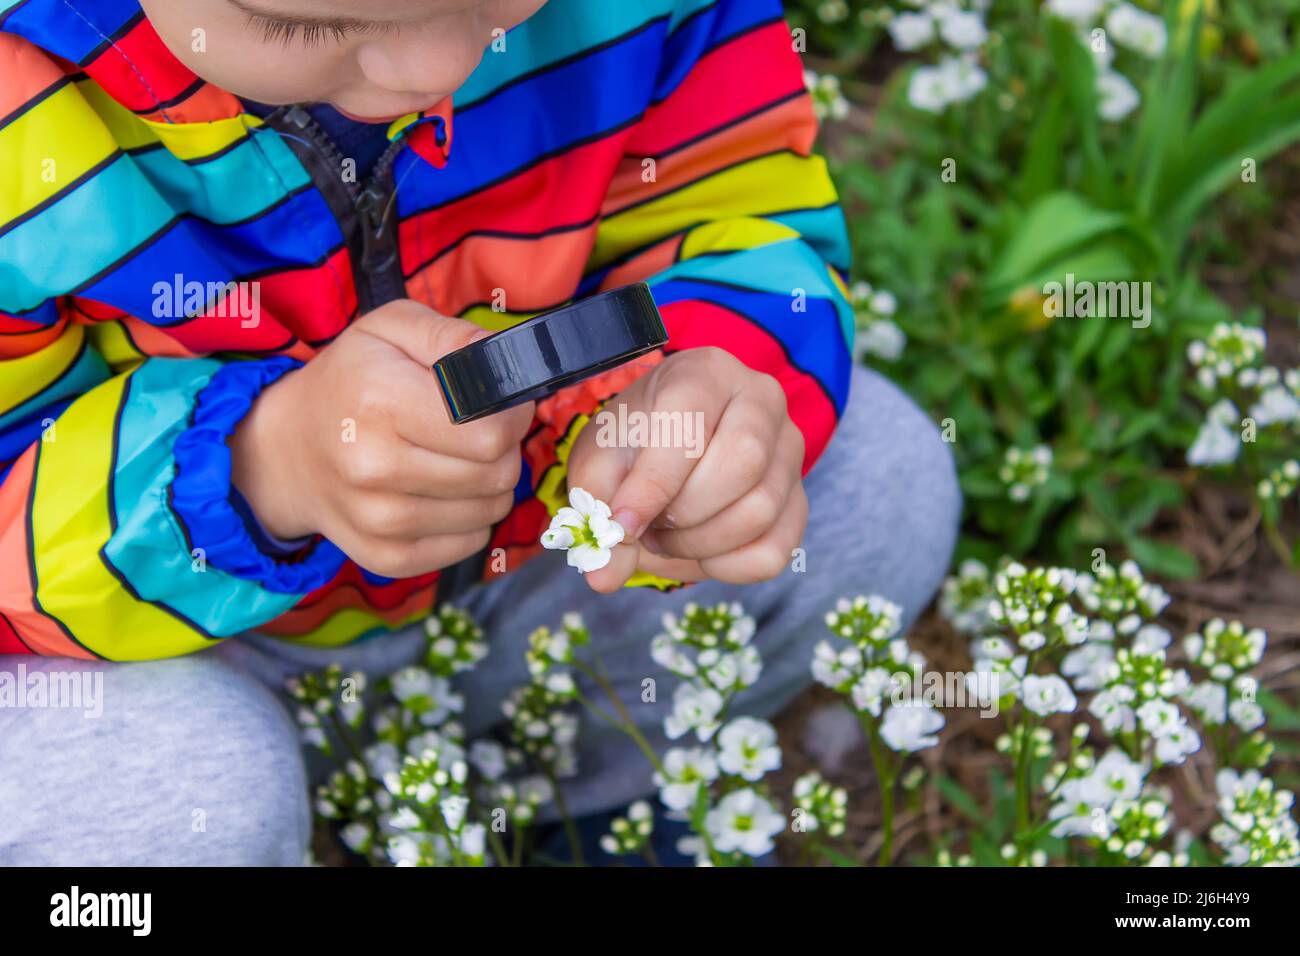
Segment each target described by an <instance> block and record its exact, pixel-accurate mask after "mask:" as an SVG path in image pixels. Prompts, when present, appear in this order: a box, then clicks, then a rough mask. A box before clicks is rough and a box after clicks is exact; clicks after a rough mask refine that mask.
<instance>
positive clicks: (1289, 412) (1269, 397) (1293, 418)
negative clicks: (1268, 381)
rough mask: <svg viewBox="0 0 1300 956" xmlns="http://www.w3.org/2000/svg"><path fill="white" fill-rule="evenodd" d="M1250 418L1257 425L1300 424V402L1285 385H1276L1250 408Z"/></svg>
mask: <svg viewBox="0 0 1300 956" xmlns="http://www.w3.org/2000/svg"><path fill="white" fill-rule="evenodd" d="M1250 417H1251V418H1253V419H1255V423H1256V424H1257V425H1273V424H1277V423H1279V422H1281V423H1286V422H1300V401H1297V400H1296V397H1295V396H1294V395H1292V394H1291V390H1290V389H1288V388H1286V387H1285V386H1283V385H1275V386H1274V387H1273V388H1270V389H1267V390H1266V391H1264V392H1262V393H1261V394H1260V396H1259V401H1258V402H1256V403H1255V404H1254V405H1252V406H1251V407H1250Z"/></svg>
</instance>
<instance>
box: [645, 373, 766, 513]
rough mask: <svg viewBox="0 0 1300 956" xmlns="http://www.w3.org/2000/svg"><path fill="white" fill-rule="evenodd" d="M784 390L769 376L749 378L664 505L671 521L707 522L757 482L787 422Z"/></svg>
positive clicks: (764, 470) (761, 477)
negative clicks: (673, 497)
mask: <svg viewBox="0 0 1300 956" xmlns="http://www.w3.org/2000/svg"><path fill="white" fill-rule="evenodd" d="M789 422H790V419H789V417H788V416H787V414H786V407H785V393H784V392H783V391H782V390H781V386H780V385H779V384H778V383H777V382H776V380H775V379H773V378H771V377H769V376H753V377H751V378H748V379H747V380H746V382H745V385H744V386H743V387H742V389H741V390H740V391H739V392H738V393H737V394H736V396H735V397H734V398H732V400H731V401H730V402H729V403H728V404H727V407H726V410H725V411H724V412H723V415H722V419H721V421H719V422H718V427H717V428H716V429H715V430H714V432H713V434H712V436H710V437H709V439H708V444H707V445H706V450H705V453H704V456H703V458H702V459H700V461H699V462H698V464H697V465H696V467H695V469H694V470H693V471H692V472H691V475H690V478H689V479H688V480H687V482H686V484H685V486H684V487H683V488H682V490H681V492H680V493H679V494H678V496H677V499H676V500H674V501H672V502H670V503H669V504H668V507H667V508H666V509H665V510H666V511H667V512H668V514H670V515H671V516H672V522H671V524H670V526H671V527H675V528H690V527H695V526H697V525H700V524H703V523H704V522H705V521H708V520H709V519H710V518H713V517H715V516H716V515H718V514H719V513H720V512H722V511H723V510H724V509H725V508H727V507H728V506H730V505H732V504H734V503H735V502H737V501H739V500H740V499H741V498H743V497H744V496H745V495H746V494H748V493H749V492H750V491H752V490H753V489H754V488H755V487H757V486H758V484H759V482H760V481H762V480H763V478H764V475H765V474H766V472H767V470H768V465H769V463H770V460H771V458H772V456H773V449H774V448H775V447H776V444H777V441H778V439H779V437H780V435H781V432H782V430H783V429H784V428H785V427H786V426H787V425H788V424H789Z"/></svg>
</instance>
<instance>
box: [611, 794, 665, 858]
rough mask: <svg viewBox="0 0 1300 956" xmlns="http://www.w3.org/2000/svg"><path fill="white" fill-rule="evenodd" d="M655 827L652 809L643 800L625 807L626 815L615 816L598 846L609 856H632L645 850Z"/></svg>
mask: <svg viewBox="0 0 1300 956" xmlns="http://www.w3.org/2000/svg"><path fill="white" fill-rule="evenodd" d="M654 829H655V814H654V809H653V808H652V807H651V806H650V804H648V803H647V802H646V801H644V800H638V801H636V802H635V803H633V804H632V805H631V806H630V807H628V808H627V816H625V817H615V818H614V819H613V820H612V821H611V822H610V825H609V832H608V833H606V834H605V835H604V836H603V837H601V838H600V848H601V849H602V850H604V851H605V852H606V853H608V854H609V855H610V856H632V855H634V854H637V853H643V852H645V849H646V846H647V845H648V844H649V842H650V836H651V835H652V834H653V833H654Z"/></svg>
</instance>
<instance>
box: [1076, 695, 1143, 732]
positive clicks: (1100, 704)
mask: <svg viewBox="0 0 1300 956" xmlns="http://www.w3.org/2000/svg"><path fill="white" fill-rule="evenodd" d="M1124 690H1125V688H1111V689H1110V690H1103V691H1102V692H1101V693H1099V694H1097V695H1096V696H1095V697H1093V699H1092V702H1091V703H1090V704H1088V713H1090V714H1092V716H1094V717H1096V718H1097V719H1098V720H1100V721H1101V725H1102V727H1103V728H1105V730H1106V733H1108V734H1114V733H1117V732H1119V731H1125V732H1128V731H1131V730H1133V728H1134V727H1135V726H1137V721H1136V718H1135V716H1134V714H1133V708H1132V707H1130V706H1129V705H1128V701H1127V700H1125V699H1124V695H1123V692H1124Z"/></svg>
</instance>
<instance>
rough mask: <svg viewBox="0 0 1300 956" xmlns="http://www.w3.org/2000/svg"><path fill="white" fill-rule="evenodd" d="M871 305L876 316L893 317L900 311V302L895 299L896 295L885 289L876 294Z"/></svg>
mask: <svg viewBox="0 0 1300 956" xmlns="http://www.w3.org/2000/svg"><path fill="white" fill-rule="evenodd" d="M869 304H870V306H871V311H872V312H874V313H876V315H893V314H894V313H895V312H897V311H898V300H897V299H896V298H894V293H892V292H889V291H887V290H885V289H880V290H879V291H877V292H874V293H873V294H872V296H871V299H870V303H869Z"/></svg>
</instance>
